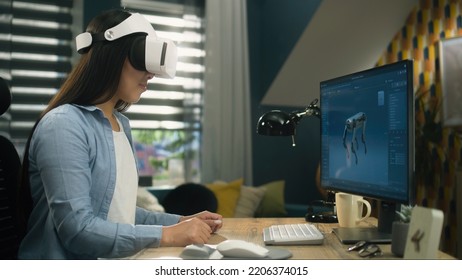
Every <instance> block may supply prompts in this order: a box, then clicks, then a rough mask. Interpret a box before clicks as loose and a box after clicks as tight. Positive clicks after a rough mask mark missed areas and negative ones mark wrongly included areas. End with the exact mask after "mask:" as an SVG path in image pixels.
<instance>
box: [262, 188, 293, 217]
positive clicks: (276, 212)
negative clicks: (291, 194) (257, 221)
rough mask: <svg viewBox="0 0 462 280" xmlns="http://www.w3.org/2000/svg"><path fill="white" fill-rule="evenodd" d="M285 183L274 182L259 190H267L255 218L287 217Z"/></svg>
mask: <svg viewBox="0 0 462 280" xmlns="http://www.w3.org/2000/svg"><path fill="white" fill-rule="evenodd" d="M284 187H285V181H283V180H281V181H273V182H269V183H267V184H264V185H261V186H259V187H258V188H266V192H265V195H264V196H263V199H262V201H261V202H260V205H259V206H258V208H257V210H256V212H255V216H257V217H284V216H286V215H287V211H286V209H285V199H284Z"/></svg>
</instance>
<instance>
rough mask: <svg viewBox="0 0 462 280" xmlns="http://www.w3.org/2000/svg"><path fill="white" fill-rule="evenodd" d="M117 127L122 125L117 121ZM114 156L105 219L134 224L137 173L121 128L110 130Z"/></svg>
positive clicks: (130, 150) (128, 143)
mask: <svg viewBox="0 0 462 280" xmlns="http://www.w3.org/2000/svg"><path fill="white" fill-rule="evenodd" d="M119 127H120V128H122V125H121V124H120V122H119ZM112 133H113V136H114V148H115V156H116V167H117V176H116V185H115V190H114V196H113V197H112V201H111V206H110V207H109V213H108V217H107V219H108V220H109V221H112V222H116V223H126V224H135V211H136V194H137V188H138V173H137V172H136V162H135V158H134V155H133V150H132V148H131V146H130V142H128V139H127V136H126V135H125V133H124V132H123V129H121V130H120V132H118V131H112Z"/></svg>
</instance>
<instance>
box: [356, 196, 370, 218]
mask: <svg viewBox="0 0 462 280" xmlns="http://www.w3.org/2000/svg"><path fill="white" fill-rule="evenodd" d="M357 203H362V204H364V205H365V206H366V215H364V216H362V217H361V219H359V220H358V222H360V221H362V220H364V219H366V218H369V216H370V215H371V208H372V207H371V204H370V203H369V201H367V200H365V199H363V198H362V199H359V200H358V201H357ZM361 214H362V213H361Z"/></svg>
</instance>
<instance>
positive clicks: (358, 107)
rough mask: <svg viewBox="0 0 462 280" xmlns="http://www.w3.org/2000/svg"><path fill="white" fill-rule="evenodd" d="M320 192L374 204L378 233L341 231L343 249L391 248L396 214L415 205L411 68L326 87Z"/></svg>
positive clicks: (395, 67)
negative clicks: (363, 243)
mask: <svg viewBox="0 0 462 280" xmlns="http://www.w3.org/2000/svg"><path fill="white" fill-rule="evenodd" d="M320 103H321V105H320V106H321V186H322V187H323V188H325V189H327V190H331V191H336V192H345V193H350V194H356V195H361V196H364V197H366V198H371V199H376V200H377V202H378V203H377V205H378V208H379V209H378V227H377V228H337V229H335V230H334V232H335V233H336V234H337V235H338V237H339V238H340V240H341V241H342V242H343V243H354V242H356V241H359V240H368V241H371V242H376V243H389V242H391V226H392V223H393V221H394V220H395V218H396V213H395V210H397V209H398V207H400V205H401V204H412V203H413V200H414V182H413V174H414V93H413V62H412V61H410V60H403V61H399V62H396V63H392V64H388V65H384V66H380V67H375V68H372V69H368V70H364V71H361V72H357V73H353V74H349V75H345V76H342V77H338V78H334V79H330V80H326V81H322V82H321V83H320Z"/></svg>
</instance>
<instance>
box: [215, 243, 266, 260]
mask: <svg viewBox="0 0 462 280" xmlns="http://www.w3.org/2000/svg"><path fill="white" fill-rule="evenodd" d="M217 251H218V252H220V254H222V255H223V257H225V258H258V259H261V258H265V257H266V256H268V253H269V250H268V249H266V248H265V247H262V246H260V245H257V244H255V243H252V242H247V241H244V240H225V241H223V242H221V243H219V244H218V245H217Z"/></svg>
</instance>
